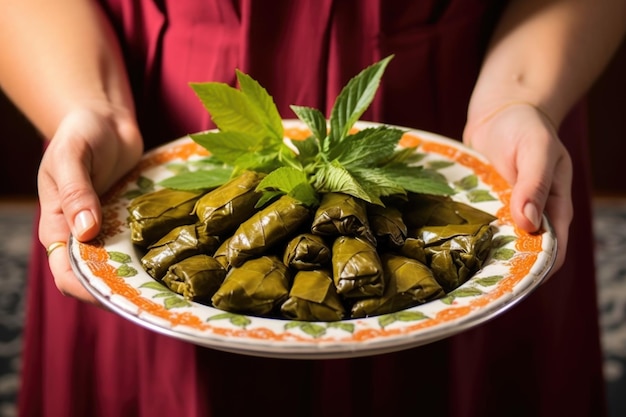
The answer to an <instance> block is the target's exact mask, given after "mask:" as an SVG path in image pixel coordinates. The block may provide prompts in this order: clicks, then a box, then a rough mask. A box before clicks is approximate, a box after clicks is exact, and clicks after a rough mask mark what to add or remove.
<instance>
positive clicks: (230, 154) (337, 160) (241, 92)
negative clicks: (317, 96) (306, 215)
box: [173, 56, 454, 206]
mask: <svg viewBox="0 0 626 417" xmlns="http://www.w3.org/2000/svg"><path fill="white" fill-rule="evenodd" d="M391 59H392V56H389V57H387V58H385V59H383V60H381V61H379V62H377V63H375V64H373V65H371V66H369V67H367V68H365V69H364V70H363V71H361V72H360V73H359V74H357V75H356V76H355V77H354V78H352V79H351V80H350V81H349V82H348V84H347V85H346V86H345V87H344V88H343V89H342V91H341V93H340V94H339V95H338V96H337V99H336V101H335V104H334V106H333V108H332V110H331V113H330V118H329V119H328V120H326V118H325V117H324V115H323V114H322V113H321V112H320V111H319V110H317V109H314V108H310V107H304V106H296V105H293V106H291V109H292V110H293V111H294V113H295V114H296V116H297V117H298V118H299V119H300V120H301V121H302V122H304V123H305V124H306V126H307V127H308V128H309V129H310V130H311V133H312V135H311V136H310V137H309V138H307V139H305V140H302V141H292V142H291V143H290V145H291V146H289V145H288V144H287V143H285V140H284V132H283V125H282V120H281V117H280V115H279V113H278V110H277V108H276V105H275V103H274V101H273V99H272V97H271V96H270V95H269V94H268V93H267V91H266V90H265V89H264V88H263V87H262V86H261V85H260V84H259V83H258V82H256V81H255V80H253V79H252V78H251V77H250V76H248V75H246V74H244V73H242V72H240V71H237V72H236V75H237V80H238V83H239V89H236V88H233V87H230V86H228V85H226V84H223V83H216V82H207V83H192V84H191V87H192V88H193V90H194V91H195V93H196V95H197V96H198V97H199V98H200V100H201V102H202V104H203V105H204V107H205V108H206V110H207V111H208V112H209V113H210V115H211V117H212V119H213V121H214V123H215V124H216V126H217V128H218V131H214V132H205V133H197V134H192V135H190V136H191V138H192V139H193V140H194V141H195V142H197V143H198V144H199V145H201V146H203V147H204V148H206V149H207V150H208V151H209V152H210V153H211V154H212V157H213V158H216V159H217V160H218V161H221V162H222V163H223V164H225V165H226V166H229V167H232V175H236V174H238V173H239V172H241V171H243V170H256V171H260V172H265V173H267V174H268V175H267V176H266V177H265V178H264V179H263V181H262V182H261V183H260V184H259V186H258V190H260V191H263V192H264V197H263V198H262V200H261V201H262V202H265V201H268V200H270V199H272V198H273V197H274V196H276V195H277V194H288V195H291V196H292V197H295V198H297V199H299V200H300V201H302V202H303V203H305V204H307V205H310V206H315V205H317V204H318V203H319V200H318V194H319V193H324V192H342V193H346V194H350V195H353V196H354V197H357V198H360V199H362V200H365V201H368V202H370V203H374V204H380V205H382V204H383V203H382V200H381V198H382V197H385V196H391V195H403V194H406V192H407V191H411V192H419V193H427V194H440V195H444V194H453V193H454V190H453V189H452V188H451V187H450V186H449V185H448V183H447V181H446V179H445V177H443V176H442V175H441V174H439V173H437V172H436V171H434V170H429V169H425V168H424V167H423V166H419V165H416V164H415V163H414V162H415V161H414V160H415V158H414V154H415V152H414V149H399V148H398V142H399V141H400V138H401V137H402V134H403V131H402V130H400V129H397V128H393V127H389V126H384V125H381V126H376V127H370V128H365V129H362V130H360V131H358V132H356V133H353V132H352V128H353V126H354V124H355V123H356V122H357V121H358V120H359V119H360V118H361V116H362V115H363V113H364V112H365V111H366V110H367V108H368V107H369V106H370V104H371V103H372V100H373V99H374V96H375V95H376V91H377V90H378V87H379V85H380V80H381V77H382V75H383V73H384V71H385V68H386V67H387V65H388V63H389V61H390V60H391ZM207 172H208V173H210V171H207ZM203 175H205V174H203ZM207 175H210V174H207ZM221 175H222V178H223V172H222V173H221ZM219 180H220V179H219V178H218V179H213V180H212V181H208V180H207V182H208V183H209V182H210V183H211V185H214V184H215V183H216V182H219ZM184 181H185V180H183V181H178V184H180V182H183V183H184ZM202 181H204V179H203V180H195V181H194V186H195V187H197V186H198V184H199V183H201V182H202ZM173 182H176V181H173ZM183 185H184V184H183ZM207 188H208V187H207Z"/></svg>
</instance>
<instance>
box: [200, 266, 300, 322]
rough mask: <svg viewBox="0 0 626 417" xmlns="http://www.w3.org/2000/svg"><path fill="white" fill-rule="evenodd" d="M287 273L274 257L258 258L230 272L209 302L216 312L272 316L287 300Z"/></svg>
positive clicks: (288, 276)
mask: <svg viewBox="0 0 626 417" xmlns="http://www.w3.org/2000/svg"><path fill="white" fill-rule="evenodd" d="M290 281H291V277H290V273H289V269H288V268H287V267H286V266H285V264H283V263H282V261H281V260H280V259H279V258H278V257H276V256H261V257H259V258H254V259H250V260H248V261H246V262H244V263H243V264H242V265H241V266H240V267H237V268H232V269H231V270H230V271H229V272H228V274H227V275H226V278H225V279H224V282H223V283H222V285H221V286H220V288H219V289H218V290H217V291H216V292H215V294H214V295H213V297H212V298H211V302H212V303H213V305H214V306H215V307H216V308H219V309H221V310H225V311H230V312H233V313H243V314H253V315H259V316H265V315H271V313H273V312H275V311H276V310H277V309H278V308H280V305H281V304H282V303H283V302H284V301H285V300H286V299H287V296H288V295H289V287H290Z"/></svg>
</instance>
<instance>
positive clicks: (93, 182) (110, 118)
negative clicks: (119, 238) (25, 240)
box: [38, 104, 143, 304]
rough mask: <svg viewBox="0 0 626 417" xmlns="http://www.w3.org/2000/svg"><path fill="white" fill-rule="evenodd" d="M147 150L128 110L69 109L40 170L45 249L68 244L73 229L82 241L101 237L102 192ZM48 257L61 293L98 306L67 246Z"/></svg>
mask: <svg viewBox="0 0 626 417" xmlns="http://www.w3.org/2000/svg"><path fill="white" fill-rule="evenodd" d="M142 152H143V142H142V139H141V136H140V133H139V130H138V128H137V125H136V124H135V121H134V118H133V116H132V114H130V113H129V112H128V111H126V110H124V109H114V108H110V107H108V106H107V105H91V104H90V105H88V106H85V107H82V108H80V109H76V110H73V111H71V112H69V113H68V114H67V115H66V116H65V117H64V118H63V119H62V121H61V123H60V124H59V127H58V129H57V131H56V133H55V134H54V137H53V138H52V140H51V141H50V143H49V145H48V147H47V149H46V151H45V153H44V155H43V158H42V160H41V165H40V168H39V174H38V189H39V200H40V204H41V218H40V224H39V240H40V241H41V243H42V244H43V245H44V247H46V248H48V249H49V250H50V249H51V248H52V247H51V245H53V243H54V242H67V240H68V237H69V235H70V233H71V234H72V235H73V236H74V237H75V238H76V239H78V240H79V241H88V240H90V239H93V238H95V237H96V235H97V234H98V232H99V231H100V227H101V225H102V212H101V207H100V200H99V198H98V196H99V195H101V194H102V193H103V192H105V191H106V190H107V189H108V188H109V187H110V186H112V185H113V184H114V183H115V182H116V181H117V180H118V179H120V178H121V177H122V176H123V175H124V174H125V173H126V172H128V171H129V170H130V169H131V168H132V167H133V166H134V165H135V164H136V163H137V162H138V161H139V159H140V157H141V154H142ZM55 246H58V245H55ZM53 247H54V246H53ZM48 261H49V264H50V269H51V271H52V274H53V275H54V280H55V284H56V286H57V288H58V289H59V291H61V293H63V294H65V295H68V296H73V297H76V298H78V299H81V300H83V301H87V302H91V303H94V304H98V303H97V301H96V300H95V298H94V297H93V296H91V294H89V293H88V292H87V290H86V289H85V288H84V287H83V286H82V285H81V284H80V282H79V281H78V279H77V278H76V276H75V275H74V273H73V272H72V269H71V267H70V263H69V257H68V255H67V251H66V250H52V251H51V252H49V257H48Z"/></svg>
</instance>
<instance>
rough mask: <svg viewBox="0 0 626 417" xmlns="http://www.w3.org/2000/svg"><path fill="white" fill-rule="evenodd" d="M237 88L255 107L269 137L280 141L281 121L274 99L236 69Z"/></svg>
mask: <svg viewBox="0 0 626 417" xmlns="http://www.w3.org/2000/svg"><path fill="white" fill-rule="evenodd" d="M236 74H237V81H239V88H240V89H241V91H242V92H243V93H244V95H245V96H246V97H247V98H248V99H249V101H250V103H251V104H252V105H253V106H254V107H256V108H257V116H258V119H259V122H260V124H261V125H263V126H264V128H265V130H267V132H268V134H269V136H270V137H272V138H274V139H277V140H280V141H282V138H283V121H282V119H281V117H280V114H279V113H278V109H277V108H276V104H275V103H274V99H272V97H271V96H270V95H269V94H268V93H267V90H266V89H265V88H263V87H262V86H261V85H260V84H259V83H258V82H257V81H256V80H254V79H253V78H252V77H250V76H249V75H247V74H244V73H243V72H241V71H239V70H237V71H236Z"/></svg>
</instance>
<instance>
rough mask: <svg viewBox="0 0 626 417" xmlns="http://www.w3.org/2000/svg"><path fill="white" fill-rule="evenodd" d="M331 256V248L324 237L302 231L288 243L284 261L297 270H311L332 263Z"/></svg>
mask: <svg viewBox="0 0 626 417" xmlns="http://www.w3.org/2000/svg"><path fill="white" fill-rule="evenodd" d="M330 258H331V254H330V248H329V247H328V245H327V244H326V242H325V241H324V238H322V237H321V236H318V235H314V234H312V233H302V234H299V235H298V236H296V237H294V238H293V239H291V240H290V241H289V242H288V243H287V247H286V248H285V252H284V255H283V262H284V264H285V265H287V266H288V267H291V268H294V269H297V270H304V269H307V270H311V269H319V268H321V267H323V266H325V265H328V264H330Z"/></svg>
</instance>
